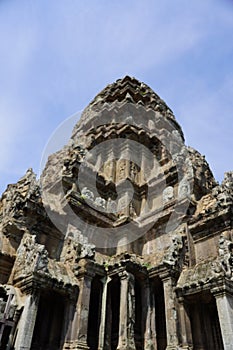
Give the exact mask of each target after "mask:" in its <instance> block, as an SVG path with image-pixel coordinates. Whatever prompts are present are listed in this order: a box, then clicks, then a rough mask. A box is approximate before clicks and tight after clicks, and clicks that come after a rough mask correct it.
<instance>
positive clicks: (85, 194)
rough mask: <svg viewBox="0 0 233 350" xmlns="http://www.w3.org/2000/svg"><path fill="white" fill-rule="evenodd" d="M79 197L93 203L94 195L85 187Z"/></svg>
mask: <svg viewBox="0 0 233 350" xmlns="http://www.w3.org/2000/svg"><path fill="white" fill-rule="evenodd" d="M81 195H82V196H83V198H84V199H88V200H90V201H94V194H93V192H92V191H90V190H89V189H88V188H87V187H83V189H82V191H81Z"/></svg>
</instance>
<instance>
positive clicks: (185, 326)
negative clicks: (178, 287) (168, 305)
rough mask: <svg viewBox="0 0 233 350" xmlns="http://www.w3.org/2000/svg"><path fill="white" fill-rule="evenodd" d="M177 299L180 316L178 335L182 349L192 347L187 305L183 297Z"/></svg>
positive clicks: (189, 349)
mask: <svg viewBox="0 0 233 350" xmlns="http://www.w3.org/2000/svg"><path fill="white" fill-rule="evenodd" d="M178 301H179V316H180V327H179V328H180V335H181V342H182V345H181V346H182V349H188V350H191V349H193V340H192V330H191V323H190V318H189V315H188V313H187V306H186V305H185V302H184V298H183V297H180V298H179V299H178Z"/></svg>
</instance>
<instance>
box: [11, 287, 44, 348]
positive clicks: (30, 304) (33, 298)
mask: <svg viewBox="0 0 233 350" xmlns="http://www.w3.org/2000/svg"><path fill="white" fill-rule="evenodd" d="M38 304H39V292H33V293H32V294H29V295H27V296H26V302H25V305H24V308H23V312H22V315H21V318H20V321H19V325H18V328H19V330H18V334H17V338H16V341H15V349H19V350H30V349H31V342H32V337H33V331H34V326H35V323H36V316H37V311H38Z"/></svg>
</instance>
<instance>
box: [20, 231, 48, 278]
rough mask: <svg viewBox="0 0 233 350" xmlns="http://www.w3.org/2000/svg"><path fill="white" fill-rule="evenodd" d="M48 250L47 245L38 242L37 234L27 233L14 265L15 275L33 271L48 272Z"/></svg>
mask: <svg viewBox="0 0 233 350" xmlns="http://www.w3.org/2000/svg"><path fill="white" fill-rule="evenodd" d="M47 270H48V252H47V250H46V249H45V246H44V245H42V244H38V243H36V235H31V234H30V233H25V234H24V236H23V238H22V240H21V243H20V245H19V248H18V250H17V258H16V261H15V265H14V276H16V275H17V276H18V275H22V274H23V275H27V274H30V273H33V272H38V271H40V272H47Z"/></svg>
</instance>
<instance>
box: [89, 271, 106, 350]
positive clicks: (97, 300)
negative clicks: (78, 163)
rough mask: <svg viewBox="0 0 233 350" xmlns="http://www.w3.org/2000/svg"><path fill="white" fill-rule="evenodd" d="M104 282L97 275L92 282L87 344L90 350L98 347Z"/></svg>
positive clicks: (95, 349)
mask: <svg viewBox="0 0 233 350" xmlns="http://www.w3.org/2000/svg"><path fill="white" fill-rule="evenodd" d="M102 290H103V284H102V282H101V281H100V279H99V277H98V276H95V277H94V278H93V280H92V284H91V296H90V307H89V317H88V333H87V344H88V346H89V347H90V350H97V349H98V341H99V326H100V317H101V304H102Z"/></svg>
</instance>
